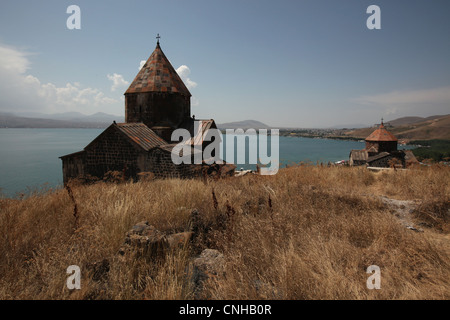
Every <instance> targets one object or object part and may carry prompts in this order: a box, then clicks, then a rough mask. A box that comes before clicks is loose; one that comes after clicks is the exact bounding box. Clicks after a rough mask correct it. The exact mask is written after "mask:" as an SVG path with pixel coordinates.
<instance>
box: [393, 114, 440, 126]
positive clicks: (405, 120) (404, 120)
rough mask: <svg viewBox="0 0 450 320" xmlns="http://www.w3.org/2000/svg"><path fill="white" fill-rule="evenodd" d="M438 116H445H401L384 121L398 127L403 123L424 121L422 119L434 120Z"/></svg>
mask: <svg viewBox="0 0 450 320" xmlns="http://www.w3.org/2000/svg"><path fill="white" fill-rule="evenodd" d="M440 117H445V116H442V115H439V116H431V117H427V118H423V117H403V118H398V119H395V120H391V121H386V123H389V124H390V125H391V126H393V127H398V126H404V125H409V124H414V123H419V122H424V121H428V120H434V119H437V118H440Z"/></svg>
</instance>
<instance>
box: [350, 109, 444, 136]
mask: <svg viewBox="0 0 450 320" xmlns="http://www.w3.org/2000/svg"><path fill="white" fill-rule="evenodd" d="M416 120H417V119H416ZM374 130H375V128H364V129H357V130H352V131H348V132H346V135H347V136H350V137H356V138H361V139H365V138H367V136H369V135H370V134H371V133H372V132H373V131H374ZM388 130H389V131H390V132H392V133H393V134H394V135H395V136H396V137H397V138H399V139H403V140H406V141H410V140H433V139H440V140H450V115H445V116H440V117H430V118H427V120H425V121H420V122H415V123H407V124H402V125H398V126H394V127H392V128H389V129H388Z"/></svg>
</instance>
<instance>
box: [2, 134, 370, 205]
mask: <svg viewBox="0 0 450 320" xmlns="http://www.w3.org/2000/svg"><path fill="white" fill-rule="evenodd" d="M103 130H104V129H9V128H1V129H0V150H1V156H0V188H1V192H2V194H3V195H6V196H8V197H14V196H17V194H18V193H22V192H23V193H28V192H30V191H33V190H42V189H46V188H55V187H60V186H62V161H61V159H59V157H60V156H63V155H66V154H69V153H73V152H77V151H80V150H83V148H84V147H85V146H87V145H88V144H89V143H90V142H91V141H92V140H93V139H95V138H96V137H97V136H98V135H99V134H100V133H101V132H102V131H103ZM279 142H280V144H279V145H280V150H279V152H280V167H283V166H285V165H286V164H292V163H298V162H301V161H311V162H313V163H316V162H317V161H319V162H323V163H328V161H330V162H335V161H339V160H348V156H349V153H350V151H351V150H352V149H363V148H364V143H363V142H360V141H347V140H331V139H311V138H301V137H280V140H279ZM237 166H238V169H240V168H241V167H242V168H244V169H249V168H251V169H254V166H252V165H245V164H244V165H242V164H237Z"/></svg>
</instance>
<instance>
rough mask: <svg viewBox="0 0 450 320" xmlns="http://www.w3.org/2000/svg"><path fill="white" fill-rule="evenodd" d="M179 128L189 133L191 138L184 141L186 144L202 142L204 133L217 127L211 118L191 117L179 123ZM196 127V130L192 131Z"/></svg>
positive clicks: (204, 136)
mask: <svg viewBox="0 0 450 320" xmlns="http://www.w3.org/2000/svg"><path fill="white" fill-rule="evenodd" d="M179 127H180V128H183V129H186V130H187V131H189V133H190V134H191V137H192V138H191V139H190V140H188V141H186V144H196V145H201V144H203V140H205V138H206V134H207V133H208V130H209V129H217V126H216V123H215V121H214V120H213V119H203V120H202V119H195V120H194V119H192V118H189V119H188V120H186V121H184V122H183V123H181V124H180V126H179ZM195 129H197V130H198V131H197V132H194V131H195Z"/></svg>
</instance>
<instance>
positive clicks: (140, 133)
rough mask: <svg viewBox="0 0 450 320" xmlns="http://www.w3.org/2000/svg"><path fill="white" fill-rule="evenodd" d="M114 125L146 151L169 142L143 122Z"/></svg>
mask: <svg viewBox="0 0 450 320" xmlns="http://www.w3.org/2000/svg"><path fill="white" fill-rule="evenodd" d="M113 126H115V127H116V128H117V129H119V130H120V131H121V132H123V133H124V134H125V135H126V136H127V137H128V138H130V140H132V141H133V142H135V143H136V144H137V145H138V146H140V147H141V148H142V149H144V150H145V151H148V150H150V149H152V148H155V147H158V146H160V145H164V144H167V142H165V141H164V140H163V139H162V138H161V137H159V136H158V135H157V134H156V133H155V132H154V131H153V130H152V129H150V128H149V127H147V126H146V125H145V124H143V123H140V122H130V123H115V124H113Z"/></svg>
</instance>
